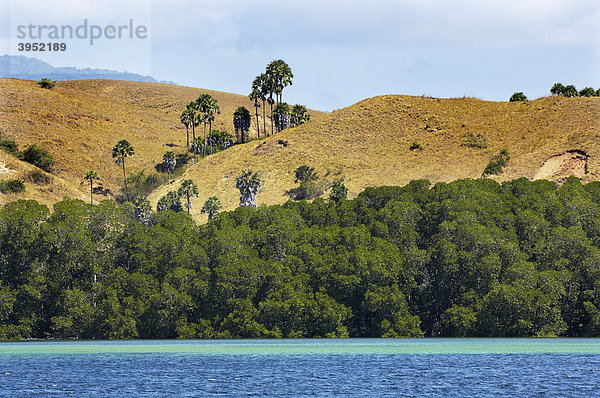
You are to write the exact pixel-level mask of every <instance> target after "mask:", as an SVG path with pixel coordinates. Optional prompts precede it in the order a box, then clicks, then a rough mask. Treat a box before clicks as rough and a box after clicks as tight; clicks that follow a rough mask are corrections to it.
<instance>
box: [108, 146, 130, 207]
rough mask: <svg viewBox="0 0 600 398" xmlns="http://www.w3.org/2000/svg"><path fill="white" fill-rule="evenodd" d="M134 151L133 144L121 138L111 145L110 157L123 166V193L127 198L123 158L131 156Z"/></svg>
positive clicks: (127, 191)
mask: <svg viewBox="0 0 600 398" xmlns="http://www.w3.org/2000/svg"><path fill="white" fill-rule="evenodd" d="M134 154H135V151H134V149H133V146H131V144H130V143H129V142H128V141H127V140H121V141H119V142H117V144H116V145H115V146H114V147H113V150H112V157H113V158H114V159H115V161H116V162H117V164H120V165H121V166H123V184H124V185H125V193H126V195H127V199H128V200H129V190H128V189H127V176H126V175H125V158H127V157H129V156H133V155H134Z"/></svg>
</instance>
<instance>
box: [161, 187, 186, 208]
mask: <svg viewBox="0 0 600 398" xmlns="http://www.w3.org/2000/svg"><path fill="white" fill-rule="evenodd" d="M156 210H157V211H167V210H173V211H174V212H176V213H178V212H180V211H182V210H183V207H182V206H181V196H179V193H178V192H177V191H170V192H169V193H167V194H166V195H165V196H163V197H162V198H160V199H159V200H158V203H157V204H156Z"/></svg>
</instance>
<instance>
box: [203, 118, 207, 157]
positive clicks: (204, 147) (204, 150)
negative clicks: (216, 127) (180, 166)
mask: <svg viewBox="0 0 600 398" xmlns="http://www.w3.org/2000/svg"><path fill="white" fill-rule="evenodd" d="M205 156H206V122H204V146H203V147H202V157H205Z"/></svg>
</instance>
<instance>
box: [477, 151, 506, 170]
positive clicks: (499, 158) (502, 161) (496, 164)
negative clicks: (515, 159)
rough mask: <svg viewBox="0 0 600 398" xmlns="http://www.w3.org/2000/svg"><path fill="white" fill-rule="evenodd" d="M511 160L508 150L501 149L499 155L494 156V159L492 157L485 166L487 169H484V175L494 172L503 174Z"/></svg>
mask: <svg viewBox="0 0 600 398" xmlns="http://www.w3.org/2000/svg"><path fill="white" fill-rule="evenodd" d="M509 160H510V155H509V154H508V151H507V150H506V149H503V150H501V151H500V153H499V154H498V155H495V156H492V159H490V162H489V163H488V165H487V166H486V167H485V170H483V175H484V176H488V175H492V174H494V175H498V174H502V172H503V171H504V167H506V165H507V164H508V161H509Z"/></svg>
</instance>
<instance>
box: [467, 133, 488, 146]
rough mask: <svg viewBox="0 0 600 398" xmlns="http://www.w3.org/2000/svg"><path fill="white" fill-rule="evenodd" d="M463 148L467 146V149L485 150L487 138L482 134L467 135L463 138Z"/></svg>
mask: <svg viewBox="0 0 600 398" xmlns="http://www.w3.org/2000/svg"><path fill="white" fill-rule="evenodd" d="M462 144H463V146H467V147H469V148H480V149H485V148H487V146H488V144H487V138H485V136H484V135H483V134H473V133H467V134H465V136H464V137H463V143H462Z"/></svg>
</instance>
